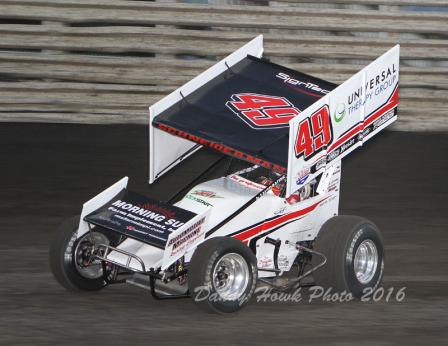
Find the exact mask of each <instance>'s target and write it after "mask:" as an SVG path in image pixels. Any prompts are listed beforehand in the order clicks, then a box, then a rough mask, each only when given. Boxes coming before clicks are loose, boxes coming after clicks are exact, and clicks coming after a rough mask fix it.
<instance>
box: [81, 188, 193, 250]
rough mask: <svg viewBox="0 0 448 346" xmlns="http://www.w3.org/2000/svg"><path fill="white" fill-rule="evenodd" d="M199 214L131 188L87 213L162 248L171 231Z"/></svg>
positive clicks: (102, 224) (106, 225) (91, 219)
mask: <svg viewBox="0 0 448 346" xmlns="http://www.w3.org/2000/svg"><path fill="white" fill-rule="evenodd" d="M195 215H196V214H194V213H192V212H190V211H187V210H184V209H181V208H178V207H175V206H169V205H165V204H163V203H161V202H158V201H156V200H152V199H149V198H147V197H145V196H141V195H139V194H136V193H134V192H130V191H128V190H126V189H125V190H123V192H122V193H121V194H120V195H119V196H117V198H115V199H113V200H112V201H110V202H108V203H107V204H105V205H104V206H102V207H101V208H99V209H98V210H96V211H94V212H93V213H91V214H89V215H87V216H86V217H85V220H86V221H87V222H90V223H92V224H95V225H98V226H100V227H104V228H109V229H112V230H114V231H117V232H119V233H122V234H124V235H126V236H129V237H133V238H136V239H138V240H140V241H143V242H145V243H148V244H151V245H154V246H157V247H160V248H163V247H164V245H165V243H166V241H167V239H168V236H169V235H170V233H172V232H174V231H176V230H177V229H179V228H180V227H182V226H183V225H184V224H185V223H186V222H187V221H189V220H190V219H192V218H193V217H194V216H195Z"/></svg>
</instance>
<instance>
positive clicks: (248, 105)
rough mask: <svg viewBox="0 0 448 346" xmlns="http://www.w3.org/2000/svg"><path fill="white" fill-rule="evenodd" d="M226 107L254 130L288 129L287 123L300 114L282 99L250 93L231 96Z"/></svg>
mask: <svg viewBox="0 0 448 346" xmlns="http://www.w3.org/2000/svg"><path fill="white" fill-rule="evenodd" d="M226 106H227V108H229V109H230V110H231V111H232V112H233V113H235V114H236V115H237V116H238V117H239V118H240V119H241V120H243V121H244V122H245V123H246V124H247V125H249V126H250V127H252V128H253V129H256V130H260V129H277V128H282V127H288V122H289V121H290V120H291V119H292V118H294V117H295V116H297V115H298V114H299V113H300V110H299V109H298V108H296V107H294V105H293V104H292V103H291V102H289V101H288V100H287V99H286V98H284V97H279V96H270V95H259V94H251V93H244V94H234V95H232V96H231V100H230V101H227V103H226Z"/></svg>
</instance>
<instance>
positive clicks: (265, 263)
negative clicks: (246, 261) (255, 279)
mask: <svg viewBox="0 0 448 346" xmlns="http://www.w3.org/2000/svg"><path fill="white" fill-rule="evenodd" d="M273 267H274V261H273V259H272V257H268V256H265V257H262V258H260V259H259V260H258V268H273Z"/></svg>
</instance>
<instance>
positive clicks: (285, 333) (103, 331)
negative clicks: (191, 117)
mask: <svg viewBox="0 0 448 346" xmlns="http://www.w3.org/2000/svg"><path fill="white" fill-rule="evenodd" d="M147 152H148V148H147V128H146V127H139V126H85V125H84V126H82V125H48V124H47V125H44V124H42V125H40V124H0V157H1V162H2V169H1V170H0V181H1V189H0V196H1V198H0V217H1V224H0V263H1V264H2V276H1V281H0V282H1V283H0V314H1V317H0V344H2V345H16V344H17V345H23V344H30V345H40V344H43V345H44V344H45V345H47V344H55V345H67V344H73V345H83V344H86V345H87V344H90V345H99V344H102V345H126V344H129V345H136V344H146V345H151V344H162V343H163V344H164V345H172V344H178V343H179V344H196V345H237V344H238V345H246V344H258V345H260V344H274V343H276V344H284V345H289V344H291V345H300V344H334V345H375V346H378V345H398V344H400V345H437V344H446V340H447V339H448V269H447V268H448V251H447V245H446V244H447V241H448V184H447V182H446V176H447V173H448V160H447V152H448V136H447V135H445V134H412V133H397V132H386V133H384V134H382V135H380V136H378V137H377V138H375V139H372V140H371V141H370V142H369V143H367V144H366V146H365V147H364V148H363V150H358V151H357V152H356V153H354V154H353V155H351V157H349V158H347V159H346V160H345V161H344V162H343V166H342V171H343V174H342V193H341V214H356V215H362V216H365V217H368V218H370V219H371V220H373V221H374V222H375V223H376V224H377V225H378V226H379V228H380V229H381V230H382V232H383V235H384V239H385V244H386V264H385V279H384V282H383V287H384V288H385V289H390V288H394V289H395V291H394V292H396V290H398V289H399V288H401V287H406V290H405V293H406V297H405V299H404V301H402V302H397V301H396V300H395V299H391V301H389V302H386V301H385V300H384V299H382V300H381V301H379V302H376V303H372V302H349V303H329V302H324V301H322V299H316V300H314V301H313V302H312V303H309V302H308V301H307V299H308V296H307V295H306V294H305V295H304V296H303V300H302V301H301V302H298V303H294V302H289V303H279V302H275V303H273V302H258V303H257V302H256V301H255V300H254V301H252V303H251V304H250V306H248V307H247V308H246V309H244V310H243V311H241V312H240V313H238V314H234V315H231V316H220V315H208V314H206V313H204V312H202V311H201V310H199V309H197V308H196V307H195V306H194V304H193V303H192V302H191V301H190V300H178V301H165V302H160V301H155V300H153V299H152V298H151V297H150V295H149V293H148V292H147V291H144V290H141V289H139V288H136V287H130V286H121V285H116V286H113V287H108V288H106V289H104V290H103V291H101V292H97V293H83V294H75V293H70V292H67V291H65V290H64V289H62V288H61V287H60V286H59V285H58V284H57V283H56V282H55V280H54V279H53V278H52V276H51V274H50V272H49V268H48V250H47V249H48V244H49V241H50V239H51V237H52V234H53V232H54V230H55V229H56V227H57V225H58V224H59V223H60V222H61V221H62V220H63V219H64V218H65V217H67V216H71V215H74V214H77V213H79V212H80V208H81V205H82V203H83V202H84V201H86V200H88V199H89V198H90V197H92V196H93V195H95V194H97V193H98V192H100V191H102V190H103V189H104V188H106V187H108V186H109V185H111V184H112V183H114V182H115V181H117V180H118V179H120V178H121V177H123V176H125V175H129V177H130V179H131V180H130V188H131V189H132V190H135V191H139V192H142V193H144V194H145V193H146V194H148V195H151V196H153V197H156V198H160V199H165V198H166V197H167V196H169V195H170V194H172V193H173V192H174V191H175V190H176V188H177V187H179V186H181V185H182V182H183V180H185V179H186V178H187V177H190V176H193V175H194V173H195V172H197V171H199V168H200V167H201V166H205V165H206V164H207V162H210V161H211V160H212V159H213V158H214V156H213V155H211V154H209V153H205V154H203V155H198V156H197V157H194V158H193V159H192V160H190V161H189V162H186V163H184V165H183V168H182V170H178V172H176V174H173V175H171V176H170V177H168V178H165V179H162V180H161V181H160V184H158V185H157V186H155V187H153V188H149V186H148V185H147V184H146V178H147V175H148V173H147V172H148V168H147V166H148V158H147Z"/></svg>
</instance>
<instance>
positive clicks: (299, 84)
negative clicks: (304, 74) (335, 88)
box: [275, 72, 330, 97]
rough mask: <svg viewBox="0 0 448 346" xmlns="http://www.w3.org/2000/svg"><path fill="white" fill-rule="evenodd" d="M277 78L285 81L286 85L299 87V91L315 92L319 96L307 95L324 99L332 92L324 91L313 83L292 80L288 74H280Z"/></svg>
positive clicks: (308, 93)
mask: <svg viewBox="0 0 448 346" xmlns="http://www.w3.org/2000/svg"><path fill="white" fill-rule="evenodd" d="M275 77H277V78H279V79H281V80H283V83H286V84H288V85H292V86H297V87H300V89H299V91H302V92H303V91H304V90H308V91H315V92H317V93H318V94H314V93H310V92H305V94H307V95H310V96H315V97H322V95H326V94H328V93H329V92H330V90H326V89H322V88H321V87H320V86H319V85H317V84H314V83H311V82H302V81H301V80H298V79H295V78H292V77H291V76H289V75H288V74H286V73H282V72H279V73H278V74H277V75H276V76H275Z"/></svg>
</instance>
